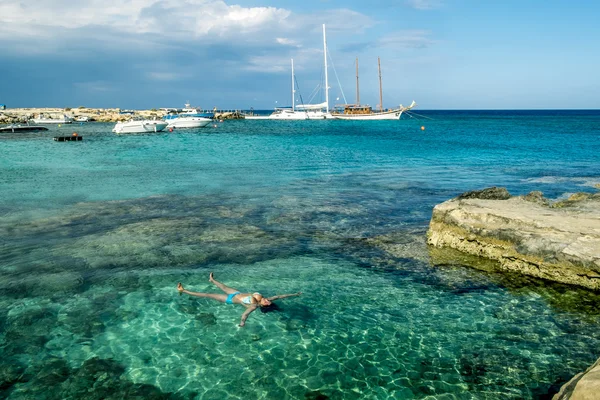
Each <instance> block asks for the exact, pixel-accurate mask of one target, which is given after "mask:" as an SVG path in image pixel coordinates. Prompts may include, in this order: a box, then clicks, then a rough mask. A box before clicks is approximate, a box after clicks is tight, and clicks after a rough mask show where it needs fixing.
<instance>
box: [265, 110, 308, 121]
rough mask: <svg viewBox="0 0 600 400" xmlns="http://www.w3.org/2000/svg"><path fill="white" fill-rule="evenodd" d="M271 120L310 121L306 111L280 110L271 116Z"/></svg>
mask: <svg viewBox="0 0 600 400" xmlns="http://www.w3.org/2000/svg"><path fill="white" fill-rule="evenodd" d="M269 119H275V120H302V119H308V116H307V115H306V113H305V112H304V111H292V110H278V111H275V112H274V113H273V114H271V115H269Z"/></svg>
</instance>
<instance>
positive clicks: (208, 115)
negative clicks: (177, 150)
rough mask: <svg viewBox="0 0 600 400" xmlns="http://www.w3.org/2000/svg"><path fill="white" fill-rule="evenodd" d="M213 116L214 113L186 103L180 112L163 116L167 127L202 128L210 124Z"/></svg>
mask: <svg viewBox="0 0 600 400" xmlns="http://www.w3.org/2000/svg"><path fill="white" fill-rule="evenodd" d="M213 118H214V113H212V112H205V111H202V110H200V109H197V108H193V107H190V105H189V104H186V105H185V108H184V109H182V110H181V112H175V113H169V114H167V115H165V116H164V117H163V119H164V121H165V122H167V124H168V125H167V127H168V128H173V129H186V128H203V127H205V126H207V125H208V124H210V123H211V122H212V120H213Z"/></svg>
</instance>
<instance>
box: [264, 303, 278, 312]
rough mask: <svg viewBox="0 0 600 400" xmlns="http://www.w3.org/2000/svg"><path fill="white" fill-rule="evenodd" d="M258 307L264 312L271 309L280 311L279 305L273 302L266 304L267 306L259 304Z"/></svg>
mask: <svg viewBox="0 0 600 400" xmlns="http://www.w3.org/2000/svg"><path fill="white" fill-rule="evenodd" d="M259 308H260V311H262V312H264V313H268V312H271V311H280V310H281V308H279V306H278V305H277V304H275V303H273V302H271V304H270V305H268V306H261V307H259Z"/></svg>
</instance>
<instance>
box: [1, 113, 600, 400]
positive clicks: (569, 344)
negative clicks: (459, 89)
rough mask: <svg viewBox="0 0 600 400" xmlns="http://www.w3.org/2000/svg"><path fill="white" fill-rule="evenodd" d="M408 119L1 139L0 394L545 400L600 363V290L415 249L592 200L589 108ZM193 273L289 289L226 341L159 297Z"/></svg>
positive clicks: (203, 306)
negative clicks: (455, 226)
mask: <svg viewBox="0 0 600 400" xmlns="http://www.w3.org/2000/svg"><path fill="white" fill-rule="evenodd" d="M415 111H416V114H412V115H410V116H409V115H403V117H402V119H401V120H400V121H374V122H367V121H331V120H324V121H290V122H286V121H264V120H247V121H244V120H233V121H230V120H226V121H224V122H215V124H214V125H209V126H208V127H206V128H201V129H198V130H187V131H186V130H180V131H175V132H172V133H170V132H164V133H156V134H147V135H146V134H139V135H116V134H113V133H111V129H112V124H105V123H87V124H73V125H63V126H61V127H58V126H56V127H52V128H50V130H49V131H47V132H33V133H19V134H12V133H2V134H0V398H6V399H11V400H15V399H67V398H72V399H79V398H86V399H108V398H110V399H121V398H123V399H129V398H144V399H147V398H153V399H162V398H165V399H276V400H278V399H327V398H329V399H425V398H427V399H549V398H551V396H552V394H554V393H556V392H557V391H558V389H559V388H560V386H561V385H562V384H563V383H565V382H566V381H567V380H569V379H570V378H571V377H572V376H573V375H575V374H577V373H579V372H581V371H583V370H585V369H586V368H587V367H588V366H589V365H590V364H592V363H593V362H594V361H595V360H596V359H597V358H598V357H599V356H600V335H599V334H598V332H600V296H599V295H598V294H595V293H593V292H590V291H586V290H583V289H579V288H576V287H569V286H564V285H559V284H554V283H550V282H546V281H542V280H536V279H531V278H526V277H522V276H519V275H513V274H506V273H505V274H500V273H495V272H485V271H482V270H478V269H473V268H469V267H466V266H464V265H463V264H462V263H461V261H460V260H461V256H460V255H455V254H452V253H450V252H449V251H448V252H445V251H442V253H443V254H441V258H440V251H439V250H438V251H436V250H434V249H430V248H428V247H427V245H426V243H425V233H426V231H427V227H428V224H429V220H430V217H431V211H432V208H433V207H434V206H435V205H436V204H438V203H440V202H443V201H445V200H447V199H450V198H452V197H455V196H457V195H458V194H460V193H463V192H466V191H470V190H475V189H482V188H485V187H490V186H503V187H506V188H507V189H508V190H509V192H510V193H511V194H513V195H523V194H527V193H529V192H531V191H534V190H539V191H542V192H543V193H544V195H545V196H546V197H547V198H549V199H552V200H555V199H561V198H565V197H566V196H569V194H571V193H575V192H590V193H592V192H597V191H598V189H597V188H596V187H595V185H597V184H598V183H600V111H419V110H416V109H415ZM72 132H77V133H78V134H80V135H81V136H83V141H81V142H55V141H53V140H52V137H53V136H59V135H70V134H72ZM440 259H443V260H445V261H443V262H440V261H439V260H440ZM452 260H454V261H452ZM481 263H482V265H483V264H485V263H486V262H485V261H484V260H481ZM211 271H212V272H214V274H215V277H216V278H217V279H218V280H220V281H222V282H223V283H225V284H227V285H229V286H231V287H233V288H236V289H238V290H240V291H242V292H254V291H258V292H261V293H263V294H264V295H266V296H274V295H276V294H286V293H295V292H298V291H301V292H302V293H303V294H302V296H299V297H291V298H287V299H282V300H279V301H276V304H277V305H278V307H277V308H276V309H275V310H271V311H270V312H264V313H263V312H261V311H256V312H254V313H253V314H251V315H250V317H249V318H248V321H247V323H246V326H245V327H239V326H238V324H239V321H240V316H241V314H242V312H243V311H244V309H243V307H241V306H239V305H227V304H223V303H219V302H217V301H215V300H211V299H204V298H196V297H190V296H187V295H184V296H180V295H179V294H178V292H177V290H176V285H177V283H178V282H182V283H183V285H184V286H185V287H186V289H188V290H193V291H197V292H207V293H220V290H219V289H218V288H217V287H216V286H214V285H213V284H211V283H210V282H209V280H208V277H209V273H210V272H211ZM492 271H493V270H492Z"/></svg>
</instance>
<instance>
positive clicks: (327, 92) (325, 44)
mask: <svg viewBox="0 0 600 400" xmlns="http://www.w3.org/2000/svg"><path fill="white" fill-rule="evenodd" d="M323 58H324V60H325V103H327V106H326V110H327V113H329V81H328V80H327V39H326V36H325V24H323Z"/></svg>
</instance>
